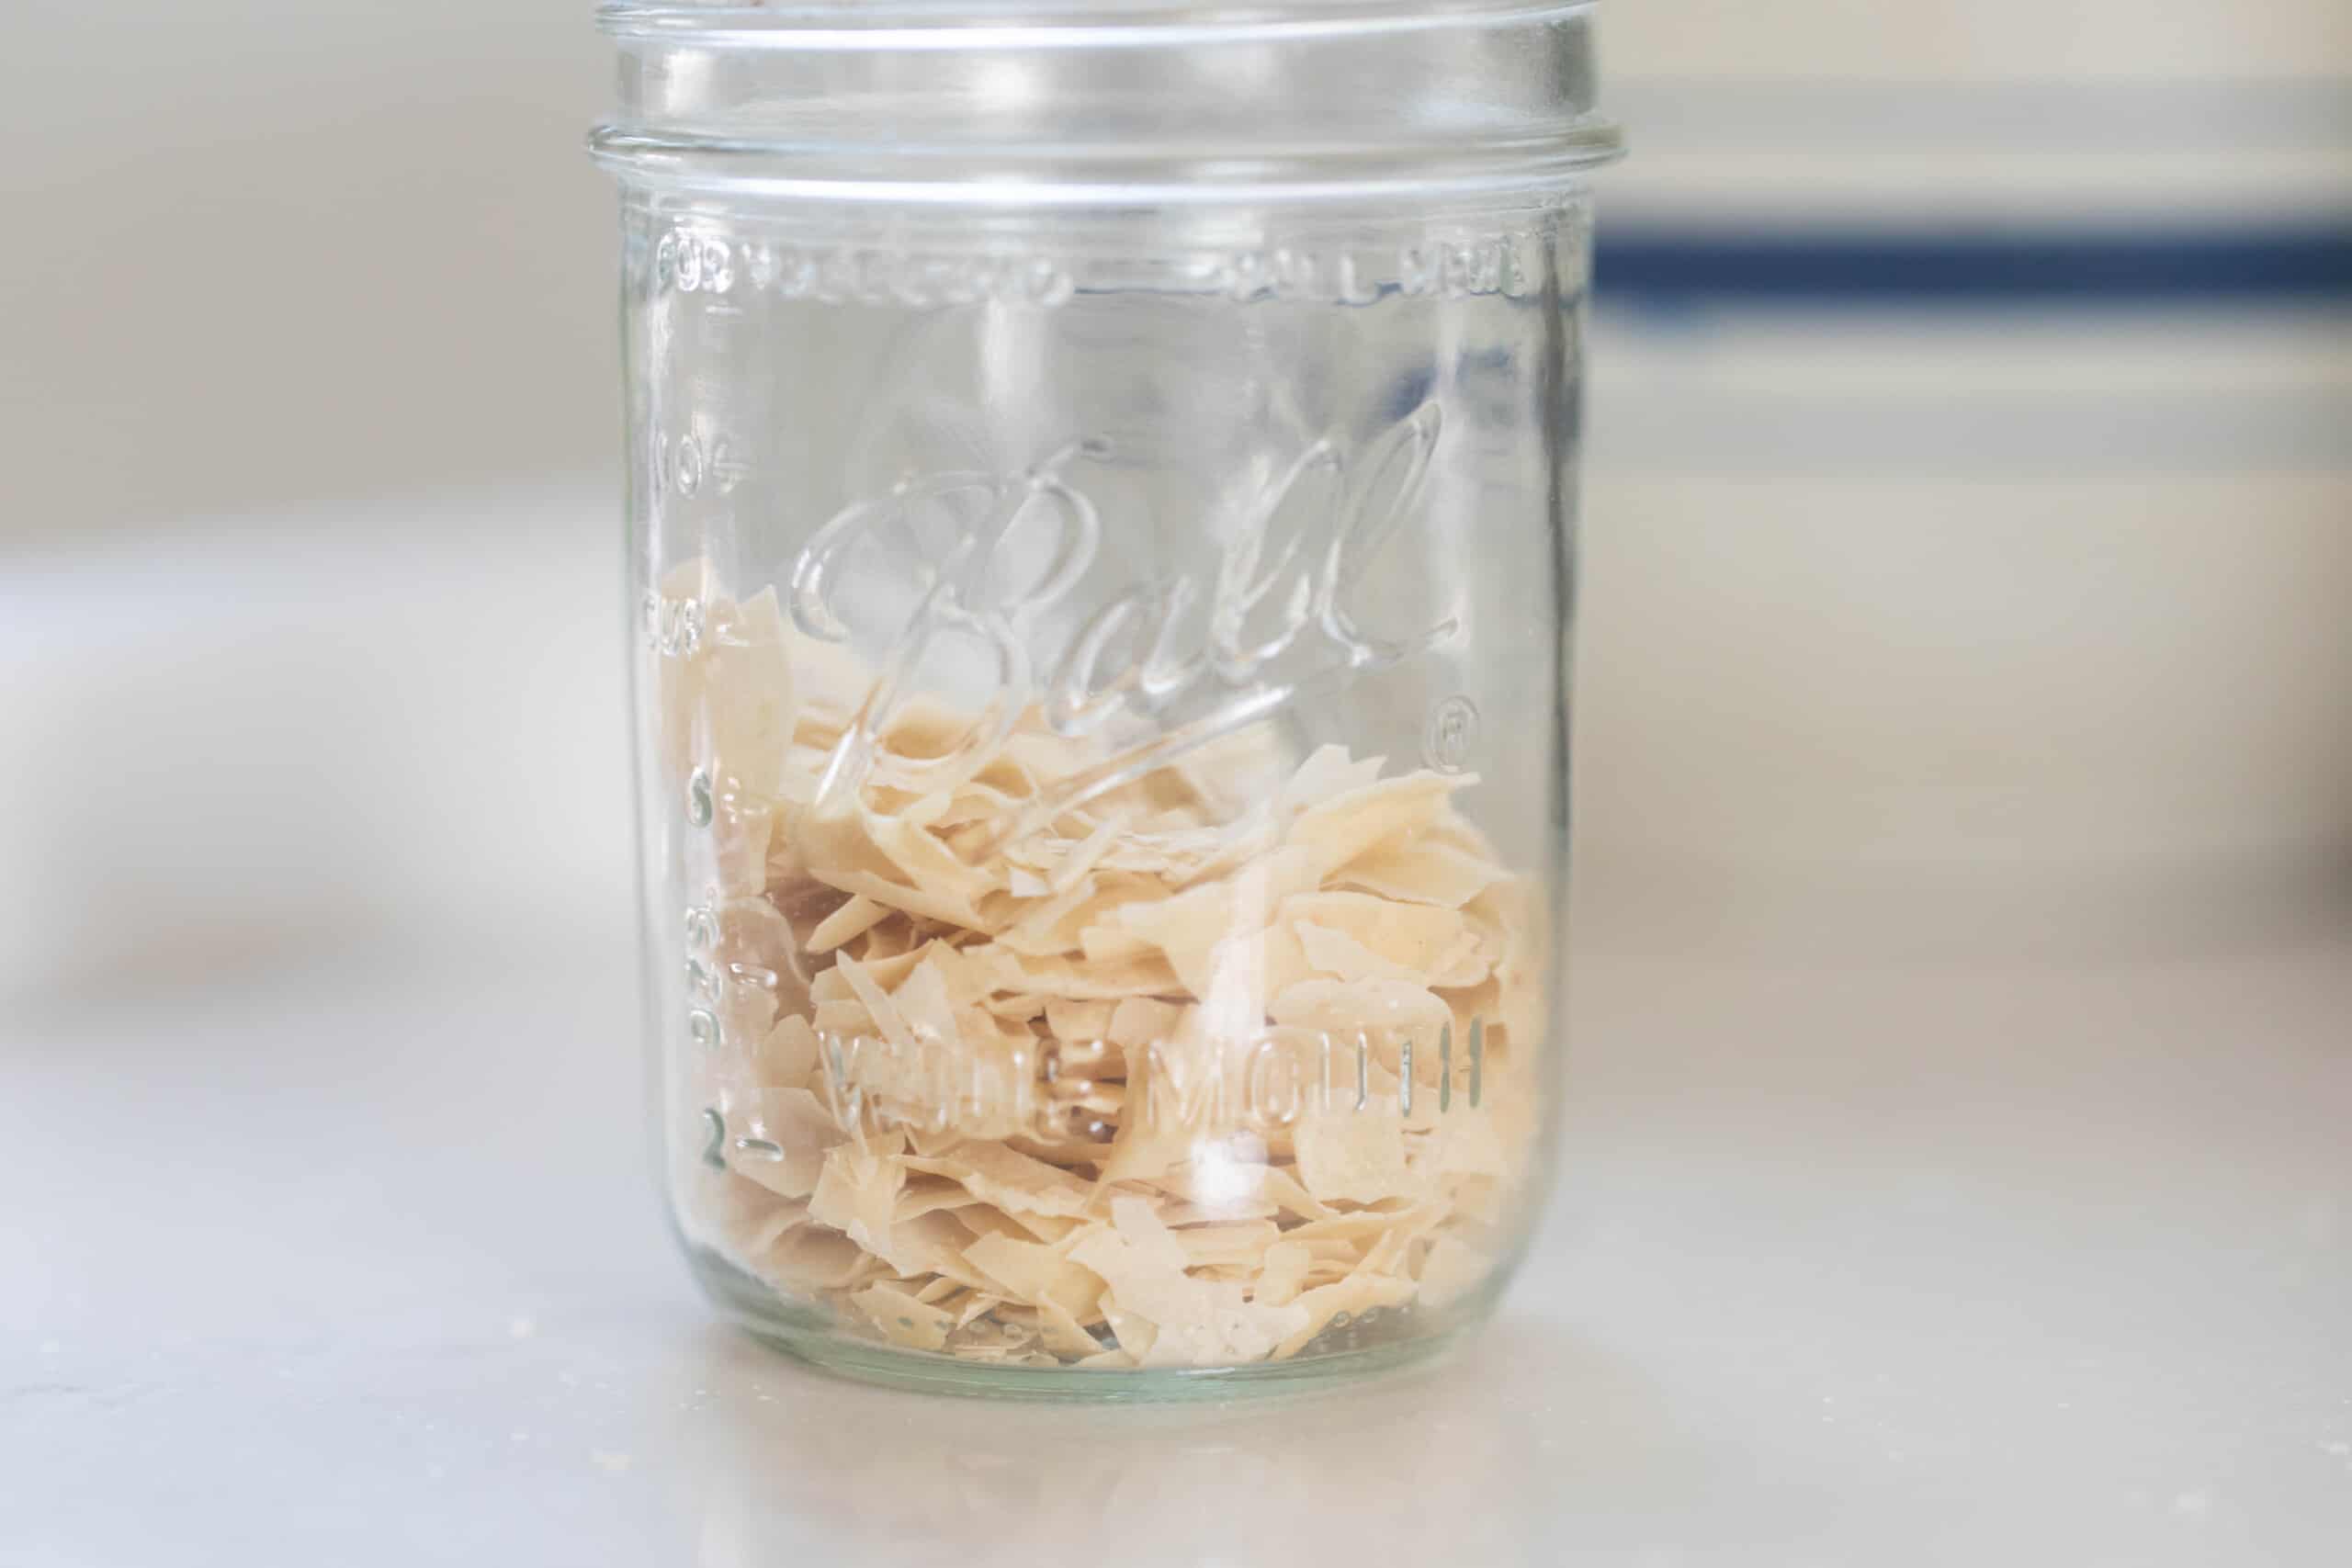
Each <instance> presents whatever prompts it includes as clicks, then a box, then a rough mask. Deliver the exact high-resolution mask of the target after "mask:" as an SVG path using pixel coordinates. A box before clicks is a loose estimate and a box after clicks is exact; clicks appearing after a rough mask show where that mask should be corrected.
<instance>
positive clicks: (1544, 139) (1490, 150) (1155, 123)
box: [591, 0, 1623, 206]
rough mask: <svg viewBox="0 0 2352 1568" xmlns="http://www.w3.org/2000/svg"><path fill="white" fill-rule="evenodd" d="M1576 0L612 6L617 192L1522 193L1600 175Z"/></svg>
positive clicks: (1002, 200) (602, 132)
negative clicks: (632, 185) (643, 188)
mask: <svg viewBox="0 0 2352 1568" xmlns="http://www.w3.org/2000/svg"><path fill="white" fill-rule="evenodd" d="M1593 10H1594V0H1534V3H1528V0H1518V3H1505V4H1501V5H1496V4H1492V3H1489V4H1485V5H1472V6H1460V5H1457V6H1450V7H1447V6H1441V7H1439V8H1436V9H1431V8H1430V7H1428V6H1408V5H1407V4H1405V3H1404V0H1281V3H1279V4H1274V5H1252V4H1248V3H1245V4H1243V5H1241V6H1234V7H1226V8H1211V9H1206V10H1185V9H1177V8H1173V7H1170V6H1167V5H1166V4H1165V0H1135V3H1133V4H1128V5H1118V4H1108V5H1106V4H1105V3H1104V0H1015V4H1014V5H1012V6H1004V7H998V8H994V9H989V8H986V7H985V6H984V3H983V0H882V3H880V4H873V5H848V4H844V3H842V0H790V3H787V4H786V5H782V6H744V5H741V4H725V5H719V4H708V5H702V4H692V3H681V0H662V3H659V4H642V3H639V0H622V3H618V4H612V5H608V6H605V8H604V10H603V11H602V12H601V13H600V23H601V25H602V27H603V28H604V29H605V31H606V32H607V33H608V34H609V35H611V36H612V37H613V39H615V41H616V44H617V46H618V48H619V51H620V55H621V64H622V70H621V78H620V80H621V104H620V112H619V113H618V114H617V115H616V116H615V117H614V118H613V119H612V120H610V121H609V122H608V123H606V124H605V126H603V127H602V128H600V129H599V130H598V131H597V132H596V134H595V135H594V138H592V141H591V145H592V148H593V149H594V152H595V154H596V157H597V159H598V161H599V162H600V163H603V164H605V165H606V166H607V167H609V168H611V169H613V170H615V171H616V173H618V174H620V175H622V176H623V178H624V179H627V180H629V181H632V182H637V183H644V184H651V185H658V186H683V187H702V188H718V189H739V190H744V191H747V192H759V191H764V192H766V193H767V194H771V195H774V196H777V197H789V198H803V197H839V198H842V199H850V200H879V201H891V202H940V201H945V202H976V203H980V204H984V205H991V206H1002V205H1006V204H1036V203H1049V204H1061V203H1084V204H1089V205H1094V204H1100V203H1103V202H1106V201H1125V202H1147V203H1152V204H1163V203H1169V202H1184V201H1191V200H1196V199H1213V200H1231V199H1259V198H1261V197H1262V198H1268V199H1309V200H1321V199H1325V198H1328V197H1351V196H1364V197H1375V198H1379V197H1387V196H1390V195H1393V194H1396V193H1399V192H1402V191H1407V190H1411V191H1417V192H1422V193H1426V194H1430V195H1441V194H1448V193H1462V194H1465V195H1466V194H1471V193H1474V192H1494V191H1499V190H1503V189H1508V188H1511V187H1514V186H1516V187H1520V188H1529V189H1540V188H1544V187H1547V186H1559V185H1561V184H1563V183H1567V182H1573V180H1574V179H1575V178H1576V177H1577V175H1580V174H1581V173H1582V172H1583V171H1586V170H1589V169H1590V168H1592V167H1594V166H1597V165H1599V164H1606V163H1610V162H1612V161H1614V160H1615V159H1616V158H1617V157H1618V156H1620V155H1621V153H1622V151H1623V141H1622V138H1621V136H1620V134H1619V132H1618V130H1617V127H1616V125H1615V124H1614V123H1613V122H1612V121H1611V120H1609V119H1608V118H1606V117H1604V116H1602V115H1600V113H1599V112H1598V108H1597V104H1596V98H1597V92H1596V86H1595V81H1596V76H1595V72H1594V68H1593V62H1592V44H1591V31H1592V29H1591V14H1592V12H1593Z"/></svg>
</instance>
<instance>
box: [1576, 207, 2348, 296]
mask: <svg viewBox="0 0 2352 1568" xmlns="http://www.w3.org/2000/svg"><path fill="white" fill-rule="evenodd" d="M1594 267H1595V279H1596V285H1597V288H1598V292H1599V294H1600V299H1602V300H1603V301H1604V302H1606V303H1608V304H1611V305H1634V306H1639V305H1658V306H1669V307H1670V306H1679V305H1686V304H1697V303H1703V302H1706V301H1710V300H1723V301H1742V300H1749V301H1767V302H1769V301H1775V300H1786V301H1791V302H1803V303H1813V304H1821V303H1832V302H1838V301H1853V302H1872V301H1885V302H1890V303H1903V304H1921V303H1935V302H1951V303H1955V304H1959V303H1968V302H1974V301H1982V302H1985V303H1995V304H2000V303H2026V302H2052V303H2064V304H2070V305H2096V304H2119V305H2130V304H2178V303H2189V302H2211V301H2241V302H2243V301H2256V300H2278V301H2281V302H2289V303H2304V304H2308V303H2310V302H2312V301H2326V300H2352V220H2341V221H2336V222H2331V223H2325V224H2306V225H2292V226H2289V225H2281V226H2278V227H2277V228H2271V229H2243V228H2242V229H2233V230H2228V231H2210V230H2182V231H2177V232H2170V233H2166V232H2153V231H2138V232H2114V231H2105V232H2086V233H2075V234H2051V233H2046V232H2044V233H2030V232H2018V231H2012V232H1988V231H1971V232H1950V233H1931V232H1910V233H1899V234H1889V233H1877V232H1859V231H1858V232H1849V233H1838V232H1834V231H1833V232H1815V233H1804V234H1798V233H1783V234H1759V235H1746V234H1742V235H1730V234H1724V233H1721V232H1708V231H1697V230H1693V231H1672V230H1666V229H1642V228H1634V229H1626V228H1623V227H1620V228H1618V229H1615V230H1612V229H1611V227H1610V225H1609V224H1608V223H1607V222H1606V221H1605V220H1604V221H1603V222H1602V224H1601V225H1600V239H1599V245H1598V251H1597V254H1596V256H1595V259H1594Z"/></svg>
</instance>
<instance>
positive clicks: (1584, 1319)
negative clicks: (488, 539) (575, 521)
mask: <svg viewBox="0 0 2352 1568" xmlns="http://www.w3.org/2000/svg"><path fill="white" fill-rule="evenodd" d="M1576 986H1577V1006H1576V1012H1577V1026H1578V1031H1579V1034H1578V1040H1577V1048H1576V1049H1577V1056H1576V1063H1575V1070H1574V1072H1573V1074H1572V1077H1571V1082H1572V1100H1571V1107H1570V1114H1569V1118H1568V1122H1569V1134H1570V1138H1571V1144H1570V1147H1569V1152H1568V1158H1567V1162H1566V1169H1565V1173H1564V1179H1563V1184H1562V1190H1561V1192H1560V1194H1559V1196H1558V1198H1557V1200H1556V1201H1555V1205H1554V1208H1553V1210H1552V1218H1551V1222H1550V1224H1549V1228H1548V1232H1547V1235H1546V1237H1545V1240H1544V1244H1543V1247H1542V1248H1541V1252H1540V1256H1539V1257H1538V1258H1537V1259H1536V1260H1535V1261H1534V1262H1533V1263H1532V1264H1531V1266H1530V1267H1529V1269H1528V1270H1527V1272H1526V1273H1525V1275H1524V1276H1523V1277H1522V1278H1521V1280H1520V1282H1519V1284H1518V1285H1517V1287H1516V1288H1515V1289H1514V1290H1513V1292H1512V1293H1511V1294H1510V1297H1509V1299H1508V1301H1507V1303H1506V1304H1505V1306H1504V1309H1503V1311H1502V1314H1501V1316H1500V1318H1499V1319H1498V1321H1497V1322H1496V1323H1495V1324H1494V1325H1492V1326H1491V1328H1490V1329H1489V1330H1488V1331H1487V1333H1486V1334H1485V1335H1484V1336H1483V1337H1481V1338H1479V1339H1478V1340H1476V1342H1475V1343H1474V1344H1473V1345H1472V1346H1471V1347H1470V1348H1468V1349H1466V1350H1465V1351H1464V1352H1463V1353H1461V1354H1460V1355H1458V1356H1457V1357H1456V1358H1455V1359H1452V1360H1450V1361H1446V1362H1443V1363H1442V1364H1440V1365H1438V1366H1437V1367H1435V1368H1432V1369H1429V1370H1427V1371H1421V1372H1418V1373H1410V1374H1407V1375H1405V1376H1404V1377H1402V1378H1401V1379H1399V1380H1397V1381H1394V1382H1385V1383H1379V1384H1374V1385H1371V1386H1366V1387H1363V1388H1361V1389H1356V1390H1352V1391H1348V1392H1343V1393H1332V1394H1328V1395H1322V1396H1312V1397H1308V1398H1306V1399H1302V1400H1297V1401H1294V1402H1291V1403H1286V1404H1269V1403H1261V1402H1254V1401H1250V1402H1241V1403H1237V1404H1229V1405H1215V1406H1203V1407H1193V1408H1157V1409H1154V1408H1145V1409H1134V1410H1107V1409H1106V1410H1091V1409H1077V1410H1073V1409H1069V1408H1057V1407H1040V1406H1023V1405H1012V1404H989V1403H967V1402H960V1401H952V1400H937V1399H932V1398H925V1397H922V1396H916V1395H910V1394H901V1393H889V1392H884V1391H880V1390H876V1389H869V1388H865V1387H863V1386H859V1385H854V1384H850V1383H845V1382H834V1381H831V1380H830V1379H828V1378H826V1377H823V1376H820V1375H818V1374H816V1373H813V1372H810V1371H806V1370H804V1369H802V1368H800V1367H798V1366H797V1365H796V1364H794V1363H792V1362H790V1361H788V1360H786V1359H781V1358H780V1357H778V1356H777V1355H775V1354H774V1353H771V1352H770V1351H767V1350H765V1349H763V1348H760V1347H758V1346H757V1345H754V1344H752V1343H751V1342H750V1341H748V1340H746V1339H744V1338H742V1337H740V1336H738V1335H737V1334H735V1333H734V1332H732V1331H730V1330H729V1329H727V1328H724V1327H722V1326H720V1325H718V1324H717V1323H716V1322H715V1321H714V1320H713V1318H712V1317H711V1316H710V1314H707V1312H706V1311H705V1310H704V1309H703V1308H702V1307H701V1305H700V1304H699V1303H698V1302H697V1301H696V1300H695V1297H694V1295H693V1294H692V1292H691V1291H690V1290H689V1288H688V1286H687V1284H686V1280H685V1276H684V1270H683V1269H682V1268H681V1267H680V1266H679V1264H678V1263H677V1261H676V1260H675V1259H674V1258H673V1255H672V1253H671V1250H670V1246H669V1243H668V1241H667V1239H666V1237H665V1236H664V1235H662V1230H661V1228H660V1224H659V1222H658V1219H657V1217H656V1213H655V1210H654V1206H653V1203H652V1201H651V1199H650V1195H649V1191H648V1188H647V1184H646V1181H645V1179H644V1171H643V1167H644V1159H643V1143H642V1135H641V1131H640V1128H639V1119H638V1117H637V1115H636V1111H635V1109H634V1100H635V1095H636V1089H637V1084H638V1077H637V1069H636V1065H635V1032H636V1031H635V1026H634V1019H635V1003H634V982H633V973H632V970H631V967H630V964H629V962H628V954H627V952H626V950H625V948H623V947H621V946H620V945H619V944H618V943H616V944H614V945H613V947H612V948H611V949H610V950H606V951H594V952H588V953H579V952H575V953H573V954H572V955H571V957H569V958H568V959H564V960H556V959H550V958H540V959H527V958H519V957H518V958H514V959H513V960H512V961H511V962H510V963H509V964H507V965H506V966H504V967H503V968H502V969H500V970H499V971H497V972H495V973H492V972H489V971H486V970H480V969H477V970H474V971H471V972H469V971H467V970H465V969H464V968H462V967H461V966H458V964H454V963H453V962H451V961H448V960H435V959H430V958H426V957H422V956H419V957H403V956H401V955H400V953H398V952H397V951H396V950H387V951H379V953H375V954H374V955H373V956H372V957H371V958H370V959H369V960H368V963H367V964H356V963H355V964H348V965H345V966H343V967H339V968H338V967H334V966H325V967H315V968H311V969H306V970H297V971H292V972H288V973H281V974H278V975H277V976H253V977H250V978H249V979H248V981H247V983H245V984H243V985H242V986H240V987H236V988H234V990H233V991H232V990H228V989H216V990H212V991H209V992H195V993H183V994H178V995H167V996H164V997H162V998H158V999H152V1000H119V999H118V1000H108V999H107V998H106V996H105V995H103V994H94V995H93V996H91V997H89V998H86V999H85V1000H83V1001H81V1002H79V1003H74V1004H72V1005H65V1004H62V1003H51V1004H49V1005H46V1006H44V1007H42V1008H40V1009H37V1010H30V1011H22V1012H20V1013H19V1014H18V1016H17V1017H15V1018H14V1019H13V1020H11V1021H9V1023H8V1025H7V1028H6V1036H5V1045H4V1046H0V1147H5V1148H6V1150H7V1155H8V1159H7V1169H8V1173H9V1180H8V1182H7V1184H6V1198H5V1199H0V1205H4V1206H5V1208H4V1209H0V1213H5V1214H6V1223H5V1224H0V1281H5V1282H6V1288H5V1291H0V1331H4V1332H0V1562H7V1563H9V1564H11V1565H19V1568H67V1565H70V1568H115V1565H123V1568H131V1565H136V1568H164V1565H175V1564H183V1563H190V1564H192V1563H222V1564H238V1565H241V1568H249V1565H254V1564H275V1563H305V1564H308V1563H329V1562H331V1563H335V1564H338V1565H356V1564H375V1563H387V1564H390V1563H414V1562H469V1563H470V1562H531V1563H550V1564H557V1563H560V1564H591V1563H628V1564H662V1563H694V1564H702V1565H707V1568H738V1565H749V1564H771V1563H773V1564H802V1563H811V1564H813V1563H823V1564H828V1565H832V1564H843V1565H851V1564H865V1563H899V1562H906V1563H918V1562H921V1563H932V1562H959V1563H973V1564H998V1563H1006V1564H1010V1563H1021V1564H1024V1565H1050V1564H1058V1563H1065V1562H1067V1563H1074V1564H1086V1565H1088V1568H1095V1565H1098V1564H1107V1563H1120V1564H1169V1565H1176V1564H1183V1565H1188V1568H1211V1565H1216V1568H1237V1565H1241V1564H1257V1563H1295V1562H1330V1563H1338V1562H1352V1561H1361V1562H1412V1561H1424V1562H1431V1563H1444V1564H1448V1565H1449V1568H1451V1565H1454V1564H1483V1563H1503V1564H1519V1563H1530V1564H1533V1563H1556V1562H1608V1563H1616V1562H1625V1563H1645V1564H1650V1563H1657V1564H1667V1563H1683V1562H1703V1563H1708V1564H1718V1563H1784V1562H1785V1563H1800V1562H1803V1563H1839V1564H1843V1563H1855V1564H1865V1563H1867V1564H1883V1563H1897V1562H1899V1563H1904V1564H1940V1563H1954V1564H1960V1563H1968V1564H1978V1563H1987V1562H2002V1563H2038V1562H2051V1563H2064V1564H2067V1565H2069V1568H2074V1565H2079V1564H2085V1563H2104V1562H2114V1563H2131V1564H2135V1565H2139V1564H2165V1563H2175V1562H2177V1563H2198V1564H2205V1563H2231V1564H2234V1563H2247V1564H2256V1563H2260V1564H2301V1563H2310V1564H2314V1565H2316V1564H2323V1563H2332V1562H2342V1561H2345V1555H2344V1554H2345V1552H2346V1550H2347V1543H2352V1137H2347V1135H2346V1129H2347V1128H2352V929H2347V928H2346V926H2345V925H2344V924H2343V923H2342V922H2340V921H2335V922H2328V923H2325V924H2324V925H2318V926H2314V925H2309V924H2306V925H2302V926H2299V927H2295V928H2293V929H2280V930H2275V931H2267V932H2251V933H2245V932H2242V933H2240V935H2239V936H2238V937H2236V938H2234V939H2232V940H2229V941H2226V942H2222V941H2219V940H2216V941H2213V942H2207V943H2204V944H2203V945H2202V946H2201V947H2196V946H2188V945H2175V946H2173V947H2170V948H2167V949H2165V950H2162V951H2156V950H2153V949H2149V950H2143V951H2140V952H2137V953H2096V952H2094V953H2066V954H2061V955H2053V956H2050V957H2045V958H2043V959H2040V960H2036V959H2031V958H2025V957H2018V956H2011V957H2008V958H1995V957H1990V956H1982V955H1980V956H1979V957H1976V958H1973V959H1968V960H1960V959H1951V960H1939V961H1927V960H1920V959H1917V958H1913V959H1908V960H1895V959H1886V960H1882V961H1871V960H1867V959H1862V958H1858V957H1855V956H1852V955H1851V953H1850V952H1849V954H1848V956H1846V957H1844V958H1841V959H1839V960H1837V961H1834V962H1832V961H1828V960H1825V959H1822V958H1819V957H1817V956H1807V955H1806V954H1805V953H1802V952H1793V951H1792V952H1783V953H1779V954H1778V955H1767V954H1764V953H1759V952H1757V951H1754V950H1752V949H1751V950H1749V951H1747V952H1744V953H1743V952H1737V951H1724V952H1719V953H1707V952H1702V951H1697V950H1693V951H1690V952H1685V953H1679V954H1677V955H1675V956H1671V957H1663V956H1660V957H1648V958H1638V957H1630V956H1623V955H1609V954H1596V955H1590V956H1588V957H1587V958H1585V959H1584V960H1583V961H1582V963H1581V967H1580V969H1579V971H1578V975H1577V981H1576Z"/></svg>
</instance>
